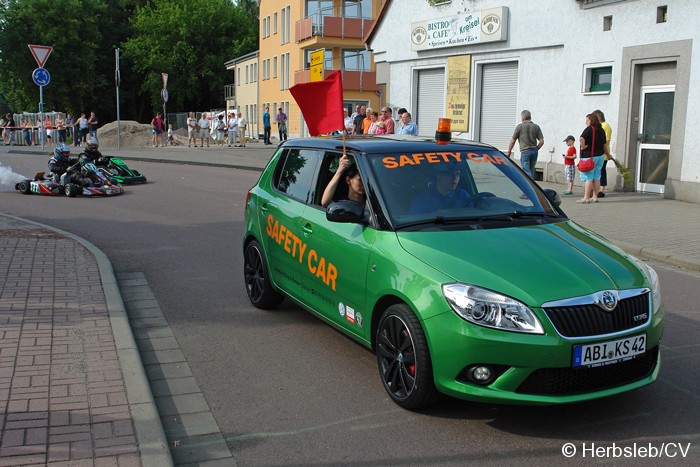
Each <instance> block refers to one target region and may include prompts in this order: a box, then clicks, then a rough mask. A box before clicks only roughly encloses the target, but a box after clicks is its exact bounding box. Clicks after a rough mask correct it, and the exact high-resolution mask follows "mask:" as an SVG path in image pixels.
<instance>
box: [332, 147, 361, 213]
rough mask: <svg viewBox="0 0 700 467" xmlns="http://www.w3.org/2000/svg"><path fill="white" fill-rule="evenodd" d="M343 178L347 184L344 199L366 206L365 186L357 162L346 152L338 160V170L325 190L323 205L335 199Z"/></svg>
mask: <svg viewBox="0 0 700 467" xmlns="http://www.w3.org/2000/svg"><path fill="white" fill-rule="evenodd" d="M341 179H343V180H344V181H345V184H346V185H347V197H343V199H348V200H350V201H355V202H356V203H359V204H361V205H363V206H364V205H365V187H364V185H363V184H362V178H361V177H360V172H359V171H358V170H357V166H356V165H355V163H354V162H353V161H352V160H351V159H350V158H349V157H348V156H347V155H346V154H343V156H342V157H341V158H340V161H339V162H338V170H336V172H335V174H334V175H333V178H332V179H331V181H330V182H328V185H327V186H326V189H325V190H323V196H322V197H321V206H323V207H324V208H325V207H326V206H328V205H329V204H330V203H331V202H333V201H334V197H335V194H336V190H338V188H339V187H338V185H339V184H340V180H341ZM343 188H344V187H343Z"/></svg>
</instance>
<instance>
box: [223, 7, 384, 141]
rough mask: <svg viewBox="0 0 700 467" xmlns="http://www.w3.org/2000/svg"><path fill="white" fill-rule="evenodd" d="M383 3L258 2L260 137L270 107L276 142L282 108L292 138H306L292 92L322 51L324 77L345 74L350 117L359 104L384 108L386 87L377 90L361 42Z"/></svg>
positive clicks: (306, 78)
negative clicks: (312, 56) (277, 119)
mask: <svg viewBox="0 0 700 467" xmlns="http://www.w3.org/2000/svg"><path fill="white" fill-rule="evenodd" d="M382 3H383V0H352V1H350V0H291V1H289V2H280V1H279V0H260V3H259V4H260V10H259V16H260V40H259V45H260V48H259V51H258V53H259V56H258V67H259V71H260V73H259V76H258V78H259V80H258V82H257V85H258V87H257V89H258V99H257V103H258V104H259V105H258V107H257V109H260V111H259V112H257V113H256V121H257V123H258V128H259V129H260V131H261V132H262V114H263V111H264V110H263V109H265V107H267V106H269V107H270V115H271V117H272V137H273V138H275V137H276V135H277V127H276V125H275V115H276V114H277V109H279V108H282V109H283V110H284V112H285V113H286V114H287V116H288V122H287V125H288V133H289V137H290V138H294V137H298V136H306V135H307V134H308V133H307V131H306V127H305V125H304V117H303V115H301V112H300V111H299V107H298V106H297V105H296V103H295V102H294V99H293V98H292V96H291V94H290V93H289V88H290V87H292V86H294V85H295V84H299V83H305V82H308V81H310V72H309V67H310V54H311V52H314V51H316V50H319V49H323V50H324V76H327V75H328V74H330V73H332V72H333V71H335V70H342V72H343V94H344V101H345V106H346V107H347V108H348V109H349V110H350V112H353V111H354V108H355V105H356V104H360V105H369V106H371V107H373V108H378V107H379V106H381V105H382V102H383V99H382V87H380V86H379V85H377V80H376V73H375V71H374V60H373V58H372V54H371V52H369V51H367V50H366V49H365V47H364V43H363V37H364V36H365V34H367V33H368V31H369V30H370V28H371V27H372V25H373V24H374V19H375V18H376V17H377V14H378V13H379V10H380V9H381V5H382ZM242 58H243V57H241V59H242ZM236 73H238V71H236ZM236 78H237V79H238V78H239V77H238V76H236ZM241 78H244V77H243V75H241ZM238 82H240V81H237V83H238ZM236 91H238V87H237V86H236Z"/></svg>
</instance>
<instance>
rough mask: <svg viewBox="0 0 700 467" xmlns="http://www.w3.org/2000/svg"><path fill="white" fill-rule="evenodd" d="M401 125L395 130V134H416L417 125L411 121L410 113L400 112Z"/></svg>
mask: <svg viewBox="0 0 700 467" xmlns="http://www.w3.org/2000/svg"><path fill="white" fill-rule="evenodd" d="M400 118H401V126H399V130H398V131H397V132H396V134H397V135H417V134H418V127H417V126H416V124H415V123H413V122H412V121H411V114H410V113H408V112H404V113H403V114H401V117H400Z"/></svg>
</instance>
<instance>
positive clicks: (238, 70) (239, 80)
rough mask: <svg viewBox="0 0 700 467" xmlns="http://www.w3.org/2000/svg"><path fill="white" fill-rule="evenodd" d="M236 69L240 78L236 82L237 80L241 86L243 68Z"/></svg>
mask: <svg viewBox="0 0 700 467" xmlns="http://www.w3.org/2000/svg"><path fill="white" fill-rule="evenodd" d="M236 71H237V72H238V79H237V80H236V82H237V83H238V85H239V86H240V85H241V69H240V68H236Z"/></svg>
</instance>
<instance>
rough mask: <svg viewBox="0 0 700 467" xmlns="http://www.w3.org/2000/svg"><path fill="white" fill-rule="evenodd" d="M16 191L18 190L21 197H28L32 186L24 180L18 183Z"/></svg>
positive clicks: (28, 181)
mask: <svg viewBox="0 0 700 467" xmlns="http://www.w3.org/2000/svg"><path fill="white" fill-rule="evenodd" d="M17 189H18V190H19V192H20V193H22V194H23V195H28V194H30V193H31V192H32V185H31V181H30V180H24V181H21V182H19V185H18V186H17Z"/></svg>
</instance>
